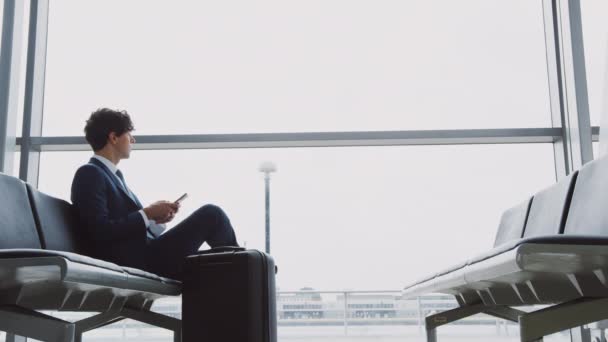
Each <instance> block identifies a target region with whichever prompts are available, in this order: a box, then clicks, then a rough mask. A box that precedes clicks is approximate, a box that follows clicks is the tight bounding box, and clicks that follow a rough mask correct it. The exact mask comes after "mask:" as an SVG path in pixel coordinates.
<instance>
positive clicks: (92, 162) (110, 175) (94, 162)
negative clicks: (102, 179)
mask: <svg viewBox="0 0 608 342" xmlns="http://www.w3.org/2000/svg"><path fill="white" fill-rule="evenodd" d="M89 163H90V164H95V165H96V166H99V167H100V168H101V169H102V170H103V171H104V172H105V173H106V175H108V177H110V181H112V183H114V185H116V187H117V188H119V189H120V191H122V193H123V194H124V195H125V197H127V198H128V199H129V200H130V201H131V202H133V204H135V205H136V206H138V207H141V205H140V204H139V203H137V202H135V200H134V199H133V198H132V197H131V196H129V193H128V192H127V189H125V187H124V185H123V184H122V183H121V182H120V181H119V180H118V179H117V177H116V175H114V174H113V173H112V171H110V170H109V169H108V168H107V167H106V166H105V165H104V164H103V163H102V162H100V161H99V160H97V159H95V158H91V160H89ZM133 196H135V195H133Z"/></svg>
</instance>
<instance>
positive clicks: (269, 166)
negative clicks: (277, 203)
mask: <svg viewBox="0 0 608 342" xmlns="http://www.w3.org/2000/svg"><path fill="white" fill-rule="evenodd" d="M259 170H260V172H263V173H264V186H265V197H266V253H268V254H270V174H271V173H272V172H276V171H277V167H276V165H275V164H274V163H273V162H269V161H267V162H263V163H262V164H261V165H260V169H259Z"/></svg>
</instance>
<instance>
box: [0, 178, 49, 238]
mask: <svg viewBox="0 0 608 342" xmlns="http://www.w3.org/2000/svg"><path fill="white" fill-rule="evenodd" d="M0 203H2V204H1V205H0V249H3V248H41V247H42V246H41V244H40V237H39V236H38V230H37V229H36V222H35V220H34V215H33V213H32V208H31V207H30V201H29V198H28V195H27V191H26V189H25V183H23V182H22V181H21V180H19V179H17V178H14V177H10V176H7V175H4V174H2V173H0Z"/></svg>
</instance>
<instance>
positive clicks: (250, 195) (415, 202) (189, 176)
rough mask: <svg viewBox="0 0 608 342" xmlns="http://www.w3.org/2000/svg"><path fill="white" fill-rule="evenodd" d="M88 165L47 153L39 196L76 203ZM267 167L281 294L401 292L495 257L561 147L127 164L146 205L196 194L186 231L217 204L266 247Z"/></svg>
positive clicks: (83, 155)
mask: <svg viewBox="0 0 608 342" xmlns="http://www.w3.org/2000/svg"><path fill="white" fill-rule="evenodd" d="M89 157H90V153H87V152H79V153H73V152H46V153H43V154H42V158H41V165H40V170H41V171H40V185H39V187H40V189H41V190H42V191H44V192H47V193H49V194H53V195H55V196H58V197H62V198H66V199H69V191H70V183H71V180H72V177H73V174H74V171H75V170H76V168H77V167H78V166H79V165H80V164H83V163H85V162H86V161H87V160H88V158H89ZM266 160H270V161H273V162H275V163H276V164H277V166H278V172H276V173H275V174H273V175H272V179H271V250H272V254H273V256H275V258H276V260H277V262H278V264H279V267H280V270H281V272H280V273H279V275H278V278H277V282H278V287H279V288H280V289H282V290H297V289H300V288H302V287H312V288H315V289H320V290H333V289H357V290H379V289H382V290H386V289H394V290H398V289H400V288H402V287H403V286H404V285H406V284H407V283H409V282H412V281H414V280H415V279H417V278H420V277H421V276H424V275H425V274H427V273H429V272H431V271H432V270H438V269H442V268H445V267H448V266H450V265H451V264H453V263H454V262H455V261H459V260H464V259H465V258H467V257H471V256H472V255H473V254H476V253H480V252H483V251H485V250H487V249H488V248H490V247H491V246H492V244H493V240H494V235H495V233H496V228H497V226H498V221H499V219H500V215H501V213H502V212H503V211H504V210H506V209H508V208H509V207H511V206H513V205H516V204H518V203H519V202H521V201H523V200H524V199H526V198H528V197H529V196H531V195H532V194H533V193H534V192H536V191H538V190H541V189H542V188H543V187H545V186H548V185H550V184H552V183H553V182H554V181H555V171H554V167H553V148H552V145H551V144H523V145H471V146H468V145H464V146H416V147H414V146H411V147H350V148H322V149H320V148H289V149H239V150H182V151H134V152H133V153H132V157H131V159H129V160H126V161H123V162H121V164H120V165H119V167H120V168H121V169H122V170H123V173H124V174H125V177H126V180H127V182H128V184H129V186H130V187H131V188H132V189H133V190H134V191H135V193H137V194H138V196H139V197H140V198H141V199H142V201H143V202H144V203H150V202H153V201H155V200H159V199H166V200H175V199H176V198H177V197H179V195H181V194H182V193H183V192H188V193H189V194H190V197H189V198H188V199H187V200H186V201H185V202H184V203H183V210H182V211H181V213H180V214H179V215H178V217H176V222H179V221H180V220H182V219H183V218H184V217H186V215H188V214H189V213H190V212H192V211H194V210H195V209H196V208H197V207H198V206H200V205H202V204H205V203H210V202H211V203H215V204H218V205H220V206H221V207H223V208H224V209H225V210H226V211H227V213H228V214H229V216H230V217H231V220H232V222H233V224H234V226H235V228H236V229H237V232H238V237H239V242H240V243H241V244H246V245H247V247H249V248H257V249H260V250H263V249H264V181H263V176H262V174H261V173H260V172H259V171H258V167H259V164H260V163H261V162H263V161H266ZM464 237H466V244H462V243H456V241H463V238H464ZM421 260H424V262H421Z"/></svg>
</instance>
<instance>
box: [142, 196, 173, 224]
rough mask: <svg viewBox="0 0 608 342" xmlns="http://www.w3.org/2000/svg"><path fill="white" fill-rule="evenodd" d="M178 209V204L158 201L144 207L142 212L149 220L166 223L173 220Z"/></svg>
mask: <svg viewBox="0 0 608 342" xmlns="http://www.w3.org/2000/svg"><path fill="white" fill-rule="evenodd" d="M178 210H179V204H178V203H174V202H169V201H158V202H155V203H152V204H151V205H149V206H148V207H146V208H144V213H146V216H147V217H148V219H150V220H154V221H156V222H158V223H167V222H169V221H171V220H173V217H175V213H177V211H178Z"/></svg>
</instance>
